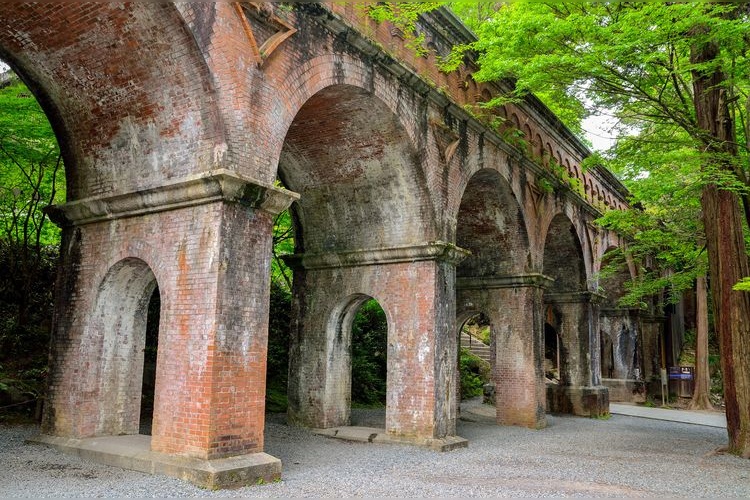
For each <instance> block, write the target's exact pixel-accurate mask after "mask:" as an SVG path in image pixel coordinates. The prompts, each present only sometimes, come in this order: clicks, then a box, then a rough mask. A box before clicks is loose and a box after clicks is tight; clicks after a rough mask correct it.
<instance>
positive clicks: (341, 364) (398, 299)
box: [289, 260, 456, 438]
mask: <svg viewBox="0 0 750 500" xmlns="http://www.w3.org/2000/svg"><path fill="white" fill-rule="evenodd" d="M307 265H308V266H309V265H310V264H307ZM303 273H304V275H303ZM453 280H454V278H453V269H452V266H450V265H446V264H442V263H440V262H435V261H433V260H426V261H417V262H412V263H409V262H394V263H391V264H381V265H365V266H353V267H345V268H339V269H336V268H332V269H310V270H301V269H300V270H297V271H296V272H295V281H296V284H295V287H296V288H297V289H296V293H295V301H297V304H296V307H295V308H296V310H297V311H303V313H304V315H303V317H299V316H298V317H297V318H296V319H295V321H294V327H293V331H292V335H293V336H292V348H291V361H290V363H291V364H290V371H289V375H290V379H291V380H290V400H289V404H290V411H289V415H290V418H291V420H292V421H294V422H297V423H301V424H304V425H308V426H312V427H321V428H325V427H335V426H339V425H347V424H348V420H349V415H350V414H349V410H350V409H349V407H348V405H349V396H350V393H349V385H348V380H349V378H350V376H351V367H350V366H347V365H346V360H347V356H342V355H341V354H342V353H343V352H348V351H349V350H350V349H351V345H350V344H351V331H350V325H348V324H346V323H348V322H344V318H345V317H346V315H347V313H349V314H350V315H351V314H353V313H354V312H356V306H357V304H361V301H362V300H363V297H373V298H375V299H376V300H377V301H378V303H379V304H380V306H381V307H382V308H383V310H384V311H385V313H386V318H387V320H388V353H387V356H388V369H387V372H388V374H387V381H388V388H387V396H386V430H387V431H388V432H389V433H391V434H395V435H399V436H407V437H418V438H442V437H445V436H446V435H453V434H455V424H456V422H455V420H456V401H455V390H454V383H455V369H456V366H455V359H456V358H455V353H456V337H455V308H454V307H453V306H451V304H452V300H450V295H451V292H452V290H453V286H454V285H453ZM348 319H349V321H351V319H352V318H351V317H349V318H348ZM342 322H344V325H343V328H342Z"/></svg>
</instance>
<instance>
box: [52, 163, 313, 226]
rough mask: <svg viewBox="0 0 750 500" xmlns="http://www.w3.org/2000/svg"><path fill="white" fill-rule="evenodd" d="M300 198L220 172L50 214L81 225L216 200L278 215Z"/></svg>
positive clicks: (62, 222) (77, 204)
mask: <svg viewBox="0 0 750 500" xmlns="http://www.w3.org/2000/svg"><path fill="white" fill-rule="evenodd" d="M297 199H299V195H298V194H297V193H294V192H292V191H288V190H286V189H281V188H277V187H274V186H268V185H264V184H261V183H260V182H258V181H256V180H253V179H249V178H245V177H241V176H239V175H237V174H235V173H233V172H230V171H228V170H225V169H220V170H214V171H211V172H208V173H205V174H200V175H196V176H191V177H187V178H185V179H182V180H179V181H177V182H172V183H169V184H166V185H164V186H159V187H156V188H149V189H144V190H141V191H133V192H130V193H123V194H115V195H110V196H101V197H92V198H84V199H81V200H75V201H72V202H70V203H65V204H63V205H53V206H50V207H48V209H47V212H48V213H49V216H50V219H51V220H52V221H53V222H54V223H55V224H58V225H60V226H67V225H77V226H80V225H84V224H92V223H95V222H101V221H107V220H113V219H122V218H126V217H135V216H141V215H146V214H152V213H157V212H165V211H168V210H176V209H178V208H185V207H192V206H196V205H204V204H206V203H212V202H217V201H223V202H226V203H239V204H242V205H245V206H248V207H251V208H255V209H258V210H263V211H265V212H268V213H270V214H272V215H276V214H278V213H279V212H281V211H283V210H285V209H286V208H288V207H289V205H290V204H291V203H292V202H293V201H295V200H297Z"/></svg>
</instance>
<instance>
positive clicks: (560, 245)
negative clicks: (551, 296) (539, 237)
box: [542, 212, 588, 292]
mask: <svg viewBox="0 0 750 500" xmlns="http://www.w3.org/2000/svg"><path fill="white" fill-rule="evenodd" d="M546 234H547V235H546V238H545V240H544V241H545V243H544V260H543V268H542V269H543V271H542V272H543V273H544V274H545V275H547V276H549V277H551V278H553V279H554V280H555V281H554V283H553V284H552V285H551V286H550V290H551V291H554V292H578V291H583V290H586V289H587V277H588V276H587V272H586V271H587V266H586V260H585V255H584V242H585V240H583V241H582V236H581V235H580V234H579V233H578V231H577V229H576V226H575V225H574V224H573V221H571V220H570V218H568V216H567V215H566V214H565V213H562V212H561V213H558V214H557V215H555V216H554V217H553V218H552V220H550V222H549V225H548V227H547V233H546Z"/></svg>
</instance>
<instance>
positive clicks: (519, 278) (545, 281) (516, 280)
mask: <svg viewBox="0 0 750 500" xmlns="http://www.w3.org/2000/svg"><path fill="white" fill-rule="evenodd" d="M554 281H555V280H554V279H552V278H550V277H549V276H545V275H544V274H539V273H531V274H518V275H514V276H487V277H484V276H481V277H464V278H457V279H456V288H457V289H459V290H489V289H495V288H523V287H534V288H541V289H543V290H544V289H547V288H549V287H550V286H551V285H552V283H553V282H554Z"/></svg>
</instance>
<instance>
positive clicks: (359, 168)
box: [278, 85, 434, 253]
mask: <svg viewBox="0 0 750 500" xmlns="http://www.w3.org/2000/svg"><path fill="white" fill-rule="evenodd" d="M278 175H279V178H280V179H281V181H282V182H283V183H284V184H285V185H286V186H287V187H288V188H289V189H291V190H293V191H296V192H298V193H299V194H300V195H301V198H300V200H299V203H298V205H299V213H298V217H299V220H300V224H301V226H302V239H303V241H304V252H307V253H328V252H340V251H348V250H361V249H377V248H387V247H398V246H406V245H413V244H418V243H423V242H425V241H429V239H430V237H431V235H433V234H434V228H433V227H432V224H431V223H427V224H425V221H429V220H430V218H429V216H428V214H429V211H428V208H427V207H428V203H427V201H426V196H425V192H424V188H423V187H421V183H420V182H419V165H418V158H417V155H416V152H415V151H414V148H413V146H412V144H411V142H410V140H409V137H408V135H407V134H406V131H405V130H404V129H403V128H402V126H401V124H400V123H399V121H398V119H397V117H396V116H395V115H393V113H392V112H391V111H390V110H389V109H388V108H387V107H386V106H385V104H384V103H383V102H382V101H380V100H379V99H377V98H376V97H374V96H372V95H371V94H370V93H368V92H367V91H365V90H363V89H360V88H357V87H354V86H349V85H334V86H331V87H328V88H325V89H323V90H322V91H320V92H318V93H317V94H315V95H314V96H313V97H312V98H310V99H309V100H308V101H307V102H306V103H305V104H304V106H302V108H301V109H300V110H299V112H298V113H297V116H296V118H295V119H294V121H293V123H292V124H291V126H290V128H289V131H288V133H287V137H286V140H285V142H284V147H283V150H282V153H281V158H280V162H279V173H278Z"/></svg>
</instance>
